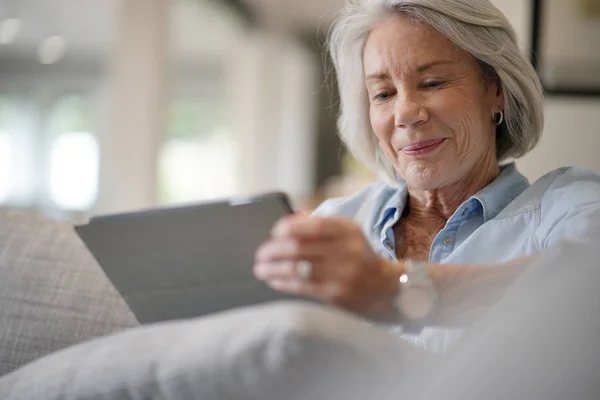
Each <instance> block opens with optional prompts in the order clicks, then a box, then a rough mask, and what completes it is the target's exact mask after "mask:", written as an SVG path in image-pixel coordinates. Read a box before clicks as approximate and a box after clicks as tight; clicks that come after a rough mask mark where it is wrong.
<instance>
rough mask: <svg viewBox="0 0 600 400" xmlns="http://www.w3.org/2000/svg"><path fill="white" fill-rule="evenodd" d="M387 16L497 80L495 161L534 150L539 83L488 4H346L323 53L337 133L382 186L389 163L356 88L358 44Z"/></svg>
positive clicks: (433, 0) (484, 0)
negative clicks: (333, 80) (438, 37)
mask: <svg viewBox="0 0 600 400" xmlns="http://www.w3.org/2000/svg"><path fill="white" fill-rule="evenodd" d="M391 15H405V16H408V17H409V18H411V19H412V20H415V21H418V22H421V23H425V24H428V25H430V26H431V27H432V28H434V29H435V30H437V31H438V32H440V33H441V34H442V35H444V36H445V37H446V38H448V39H449V40H450V41H451V42H453V43H454V44H455V45H456V46H457V47H458V48H460V49H462V50H464V51H466V52H467V53H469V54H470V55H471V56H472V57H474V58H475V59H476V60H477V61H478V63H479V64H480V66H481V67H482V72H483V73H484V75H485V76H487V77H488V78H490V73H491V74H492V76H493V77H496V78H497V79H499V81H500V85H501V89H502V91H503V93H504V101H505V105H504V106H505V107H504V123H502V124H501V125H500V126H499V127H498V128H497V131H496V147H497V157H498V162H501V161H503V160H506V159H507V158H518V157H521V156H523V155H524V154H526V153H527V152H529V151H530V150H531V149H533V148H534V147H535V145H536V144H537V142H538V141H539V138H540V136H541V133H542V130H543V125H544V115H543V108H544V104H543V103H544V97H543V91H542V86H541V84H540V81H539V79H538V77H537V74H536V72H535V70H534V69H533V67H532V65H531V63H530V62H529V60H528V59H527V58H526V57H525V55H524V54H522V53H521V51H520V50H519V47H518V45H517V38H516V34H515V32H514V29H513V28H512V26H511V25H510V23H509V22H508V20H507V19H506V17H505V16H504V14H502V12H500V10H498V9H497V8H496V7H494V5H492V4H491V3H490V2H489V0H348V1H347V3H346V8H345V9H344V11H343V13H342V15H341V17H340V18H339V19H338V20H337V21H336V23H335V24H334V26H333V28H332V31H331V35H330V38H329V51H330V53H331V57H332V60H333V64H334V67H335V70H336V73H337V79H338V83H339V89H340V100H341V112H340V116H339V119H338V129H339V134H340V137H341V138H342V141H343V142H344V143H345V144H346V146H347V148H348V150H350V152H351V153H352V155H353V156H354V157H355V158H356V159H357V160H358V161H359V162H361V163H362V164H364V165H365V166H366V167H368V168H369V169H371V170H372V171H373V172H375V173H376V174H377V175H379V176H380V177H381V178H383V179H384V180H386V181H387V182H388V183H393V182H394V181H396V179H397V178H396V173H395V170H394V167H393V165H392V163H391V161H390V160H388V159H387V158H386V157H385V156H382V155H381V152H380V151H379V145H378V142H377V139H376V137H375V135H374V133H373V130H372V127H371V123H370V120H369V100H368V95H367V90H366V86H365V85H364V84H361V82H364V71H363V59H362V57H363V50H364V45H365V42H366V39H367V37H368V35H369V33H370V31H371V30H372V29H373V27H374V26H375V24H376V23H377V22H379V21H382V20H383V19H385V18H386V17H389V16H391ZM490 118H491V116H490Z"/></svg>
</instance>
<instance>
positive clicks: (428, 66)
mask: <svg viewBox="0 0 600 400" xmlns="http://www.w3.org/2000/svg"><path fill="white" fill-rule="evenodd" d="M452 63H453V61H451V60H438V61H433V62H430V63H427V64H423V65H419V66H418V67H417V71H418V72H425V71H427V70H428V69H431V68H433V67H435V66H437V65H443V64H452Z"/></svg>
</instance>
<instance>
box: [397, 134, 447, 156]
mask: <svg viewBox="0 0 600 400" xmlns="http://www.w3.org/2000/svg"><path fill="white" fill-rule="evenodd" d="M445 140H446V138H441V139H430V140H424V141H422V142H418V143H413V144H411V145H409V146H406V147H403V148H402V149H401V150H400V151H402V153H404V154H406V155H407V156H424V155H426V154H429V153H431V152H432V151H433V150H435V149H437V148H438V147H439V145H440V144H442V143H443V142H444V141H445Z"/></svg>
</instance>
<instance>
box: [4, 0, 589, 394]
mask: <svg viewBox="0 0 600 400" xmlns="http://www.w3.org/2000/svg"><path fill="white" fill-rule="evenodd" d="M331 53H332V56H333V61H334V63H335V67H336V70H337V73H338V79H339V85H340V93H341V106H342V112H341V116H340V124H339V128H340V133H341V135H342V138H343V139H344V141H345V142H346V144H347V146H348V148H349V149H350V150H351V151H352V153H353V154H354V155H355V156H356V157H357V158H358V159H359V160H361V161H362V162H363V163H364V164H365V165H367V166H369V167H370V168H372V169H373V170H374V171H375V172H377V173H378V174H380V176H381V178H382V181H381V182H378V183H375V184H373V185H371V186H369V187H367V188H365V189H364V190H363V191H361V192H359V193H357V194H356V195H353V196H350V197H348V198H342V199H335V200H330V201H327V202H326V203H324V204H323V205H322V206H321V207H320V208H319V209H318V210H317V211H316V212H315V214H314V215H313V216H307V215H301V214H298V215H294V216H291V217H288V218H285V219H283V220H281V221H280V222H278V223H277V224H276V226H275V227H274V229H273V235H272V238H271V239H270V240H269V241H267V242H266V243H265V244H264V245H263V246H262V247H261V248H260V249H259V250H258V251H257V254H256V265H255V269H254V271H255V274H256V276H257V277H258V278H259V279H262V280H264V281H265V282H267V283H268V284H269V285H270V286H272V287H273V288H275V289H277V290H280V291H282V292H285V293H291V294H297V295H301V296H306V297H312V298H316V299H319V300H323V301H324V302H327V303H331V304H334V305H336V306H340V307H341V308H344V309H346V310H349V311H352V312H353V313H354V314H352V313H347V312H339V311H335V310H331V309H330V308H327V307H310V306H306V305H299V304H293V305H290V304H288V303H283V304H276V305H272V306H258V307H251V308H248V309H244V310H234V311H231V312H228V313H224V314H221V315H216V316H212V317H208V318H205V319H201V320H195V321H194V320H192V321H181V322H176V323H171V324H163V325H158V326H154V327H146V328H142V329H138V330H133V331H130V332H126V333H123V334H121V335H117V336H116V337H112V338H110V337H109V338H105V339H101V340H99V341H94V342H90V343H87V344H83V345H80V346H77V347H74V348H72V349H70V350H66V351H65V352H64V353H63V354H60V353H59V354H56V355H54V356H52V357H48V358H44V359H41V360H39V361H37V362H36V363H34V364H32V365H30V366H29V367H28V368H27V369H25V370H23V371H21V372H20V373H15V374H12V375H11V376H9V377H6V378H3V379H1V380H0V394H2V396H1V397H2V398H3V399H9V400H10V399H28V398H31V399H37V398H42V397H43V398H45V399H64V398H72V399H79V398H81V399H83V398H85V399H91V398H94V399H113V398H119V399H126V398H132V399H133V398H135V399H141V398H164V399H192V398H195V399H198V398H202V399H204V400H211V399H215V400H217V399H223V398H228V399H273V400H275V399H277V400H281V399H307V400H308V399H347V400H354V399H356V400H358V399H361V400H362V399H365V398H373V399H388V398H389V399H399V398H417V397H419V398H424V399H439V398H460V399H471V398H472V399H480V398H486V399H490V398H527V399H548V398H563V399H564V398H598V394H600V386H599V385H598V379H597V370H598V356H599V355H600V354H599V353H598V350H597V349H599V348H600V346H598V345H597V344H598V343H597V342H598V338H599V337H600V325H599V324H598V313H600V293H599V292H598V288H597V282H598V279H600V278H599V274H600V270H599V269H598V268H597V265H596V264H597V261H596V259H594V256H596V253H590V252H589V251H588V250H589V246H587V245H586V243H587V244H589V243H593V244H595V243H596V242H597V241H598V240H599V239H600V178H599V177H598V176H597V175H595V174H593V173H591V172H589V171H585V170H582V169H577V168H563V169H559V170H556V171H553V172H550V173H549V174H547V175H545V176H544V177H543V178H541V179H540V180H538V181H537V182H535V183H533V184H532V185H530V184H529V183H528V182H527V180H526V179H525V178H524V177H523V176H522V175H521V174H519V172H518V171H517V169H516V167H515V165H514V164H511V163H508V161H509V159H511V158H515V157H519V156H522V155H524V154H525V153H527V152H528V151H529V150H531V149H532V148H533V147H534V146H535V144H536V143H537V141H538V139H539V137H540V134H541V131H542V121H543V115H542V114H543V113H542V107H543V104H542V91H541V88H540V84H539V81H538V79H537V78H536V75H535V72H534V70H533V69H532V67H531V65H530V64H529V62H528V61H527V60H526V59H525V58H524V57H523V55H522V54H521V53H520V52H519V50H518V48H517V44H516V39H515V34H514V32H513V30H512V28H511V27H510V25H509V24H508V22H507V21H506V19H505V17H504V16H503V15H502V14H501V13H500V12H499V11H498V10H497V9H496V8H494V7H493V6H492V5H491V4H490V3H489V1H488V0H368V1H366V2H364V3H362V4H357V5H353V6H348V8H347V9H346V12H345V14H344V15H343V16H342V18H341V19H340V20H339V21H338V23H337V24H336V25H335V28H334V30H333V32H332V37H331ZM565 134H568V132H565ZM573 241H575V242H578V243H580V244H579V245H578V246H579V247H565V245H564V244H561V245H559V244H560V243H561V242H573ZM557 245H558V247H557V248H555V247H556V246H557ZM524 271H525V273H524ZM507 287H509V292H508V293H505V289H506V288H507ZM494 303H495V305H494V306H493V307H494V308H492V309H490V306H491V305H492V304H494ZM356 314H359V315H362V316H366V317H369V318H374V319H375V320H382V321H391V322H397V323H398V324H400V325H401V326H402V328H403V330H406V328H410V329H409V330H410V331H412V330H413V328H414V330H415V331H419V330H420V329H421V327H423V326H442V327H446V328H447V327H451V326H459V327H460V326H465V325H467V324H469V323H471V322H472V321H474V320H478V322H477V324H475V326H472V327H470V328H469V329H468V339H469V340H464V338H463V340H462V345H461V346H455V347H454V349H453V350H452V351H451V352H450V355H448V354H446V355H445V356H443V357H439V356H435V355H432V354H431V352H426V351H423V350H422V349H418V348H416V347H415V346H412V345H410V344H408V343H407V342H406V341H405V340H401V339H398V338H397V337H396V336H394V335H390V334H389V333H387V332H385V331H383V330H382V329H379V327H377V326H373V324H371V323H365V319H364V318H357V317H356ZM427 329H429V328H426V329H425V330H423V331H422V333H421V334H420V335H419V336H416V338H417V340H418V341H419V344H421V345H422V346H424V347H426V348H427V349H430V350H445V347H446V346H445V345H446V344H447V343H450V342H451V340H447V338H448V336H447V334H446V331H444V330H440V331H436V330H433V331H431V333H430V334H428V333H427V332H428V331H427ZM457 347H458V350H456V348H457ZM132 351H133V353H132ZM452 353H453V355H452ZM438 360H442V361H441V363H440V362H438ZM111 370H114V371H119V373H118V374H109V372H110V371H111ZM43 382H51V384H50V385H45V386H44V385H43V384H42V383H43ZM40 393H41V394H40Z"/></svg>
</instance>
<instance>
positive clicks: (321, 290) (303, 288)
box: [265, 279, 334, 301]
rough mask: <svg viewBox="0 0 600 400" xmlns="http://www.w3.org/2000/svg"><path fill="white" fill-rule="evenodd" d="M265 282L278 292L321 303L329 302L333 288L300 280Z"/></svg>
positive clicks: (272, 280) (328, 285)
mask: <svg viewBox="0 0 600 400" xmlns="http://www.w3.org/2000/svg"><path fill="white" fill-rule="evenodd" d="M265 282H266V284H267V285H269V287H271V288H272V289H274V290H277V291H278V292H282V293H287V294H291V295H295V296H302V297H308V298H313V299H318V300H322V301H329V299H330V298H331V293H332V291H333V288H334V287H333V285H330V284H318V283H314V282H306V281H303V280H300V279H271V280H268V281H265Z"/></svg>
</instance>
